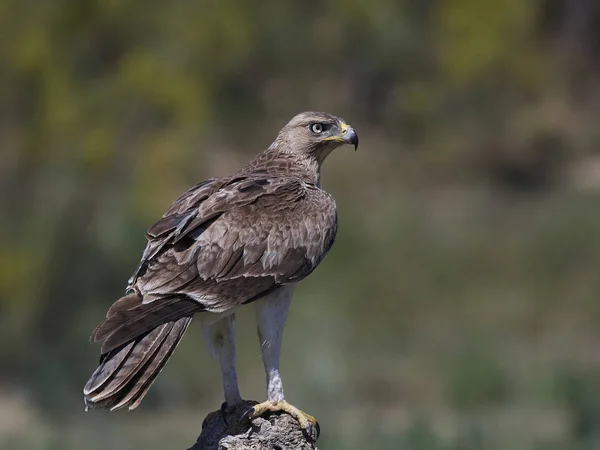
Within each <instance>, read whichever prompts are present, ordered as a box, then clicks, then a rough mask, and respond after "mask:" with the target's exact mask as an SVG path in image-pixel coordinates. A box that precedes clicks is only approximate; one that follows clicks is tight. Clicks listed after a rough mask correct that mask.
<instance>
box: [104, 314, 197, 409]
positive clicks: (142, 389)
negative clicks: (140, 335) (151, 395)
mask: <svg viewBox="0 0 600 450" xmlns="http://www.w3.org/2000/svg"><path fill="white" fill-rule="evenodd" d="M190 322H191V317H190V318H189V320H187V321H183V320H180V321H178V322H176V323H175V324H174V325H173V330H172V331H171V333H169V336H167V339H166V340H165V344H164V345H163V346H162V347H161V348H160V349H159V350H158V352H156V356H155V357H154V358H152V360H151V361H149V362H148V364H147V365H146V367H144V368H143V370H141V371H140V376H139V379H138V381H137V383H136V384H135V386H133V388H132V389H131V390H130V391H129V394H127V395H126V396H125V397H124V398H123V399H122V400H121V401H120V402H119V403H118V404H117V405H115V406H114V407H113V408H112V409H118V408H122V407H124V406H129V409H130V410H131V409H135V408H137V406H138V405H139V404H140V403H141V401H142V399H143V398H144V397H145V396H146V394H147V393H148V390H149V389H150V386H152V383H154V380H155V379H156V377H157V375H158V374H159V373H160V371H161V370H162V369H163V367H164V366H165V364H166V363H167V361H168V359H169V358H170V357H171V355H172V354H173V351H174V350H175V348H176V347H177V345H178V344H179V341H180V340H181V338H182V337H183V334H184V333H185V331H186V330H187V327H188V326H189V324H190Z"/></svg>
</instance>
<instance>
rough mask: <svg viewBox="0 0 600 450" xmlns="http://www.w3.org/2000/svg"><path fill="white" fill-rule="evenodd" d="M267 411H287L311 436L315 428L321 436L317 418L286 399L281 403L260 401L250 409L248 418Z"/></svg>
mask: <svg viewBox="0 0 600 450" xmlns="http://www.w3.org/2000/svg"><path fill="white" fill-rule="evenodd" d="M267 412H285V413H288V414H289V415H290V416H292V417H293V418H294V419H296V420H297V421H298V423H299V424H300V426H301V427H302V428H303V429H304V430H306V432H307V433H308V435H309V436H312V435H313V429H316V432H317V433H316V436H317V438H318V437H319V434H320V431H321V430H320V427H319V423H318V422H317V419H315V418H314V417H313V416H311V415H310V414H306V413H305V412H304V411H302V410H300V409H298V408H296V407H295V406H294V405H291V404H289V403H288V402H286V401H285V400H284V401H282V402H279V403H272V402H270V401H268V400H267V401H266V402H262V403H258V404H256V405H254V406H253V407H252V408H251V409H250V411H248V418H249V419H250V420H252V419H256V418H257V417H260V416H262V415H263V414H265V413H267Z"/></svg>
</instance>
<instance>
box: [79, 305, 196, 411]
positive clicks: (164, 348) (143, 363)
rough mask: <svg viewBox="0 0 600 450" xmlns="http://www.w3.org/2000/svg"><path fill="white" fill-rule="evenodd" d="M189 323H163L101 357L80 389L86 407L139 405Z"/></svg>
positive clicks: (182, 318)
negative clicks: (83, 386)
mask: <svg viewBox="0 0 600 450" xmlns="http://www.w3.org/2000/svg"><path fill="white" fill-rule="evenodd" d="M191 320H192V317H191V316H186V317H180V318H179V319H178V320H175V321H171V322H167V323H164V324H162V325H160V326H158V327H156V328H155V329H153V330H151V331H149V332H147V333H145V334H143V335H142V336H139V337H137V338H136V339H135V340H133V341H131V342H129V343H127V344H124V345H122V346H121V347H119V348H116V349H113V350H111V351H110V352H108V353H107V354H105V355H103V357H102V359H101V362H100V366H99V367H98V368H97V369H96V371H95V372H94V374H93V375H92V376H91V378H90V380H89V381H88V382H87V384H86V385H85V388H84V390H83V393H84V399H85V404H86V408H88V409H89V408H110V409H111V410H115V409H119V408H123V407H125V406H129V409H134V408H135V407H136V406H138V405H139V403H140V402H141V400H142V398H143V397H144V396H145V395H146V393H147V392H148V389H149V388H150V386H151V385H152V383H153V382H154V380H155V379H156V376H157V375H158V373H159V372H160V371H161V369H162V368H163V367H164V365H165V363H166V362H167V360H168V359H169V357H170V356H171V354H172V353H173V351H174V350H175V348H176V347H177V345H178V344H179V341H180V340H181V338H182V337H183V334H184V332H185V330H186V329H187V327H188V326H189V324H190V322H191Z"/></svg>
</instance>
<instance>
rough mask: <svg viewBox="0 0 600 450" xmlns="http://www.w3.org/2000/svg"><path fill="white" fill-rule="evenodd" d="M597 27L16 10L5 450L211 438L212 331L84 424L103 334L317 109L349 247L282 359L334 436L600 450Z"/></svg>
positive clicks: (394, 9) (356, 7) (3, 186)
mask: <svg viewBox="0 0 600 450" xmlns="http://www.w3.org/2000/svg"><path fill="white" fill-rule="evenodd" d="M598 20H600V11H599V8H598V7H597V6H596V5H595V2H593V1H592V2H590V1H586V0H577V1H575V0H574V1H566V0H539V1H531V2H524V1H520V0H497V1H493V2H482V1H476V0H443V1H442V0H421V1H416V0H415V1H409V0H396V1H392V0H372V1H368V2H367V1H360V0H343V1H342V0H325V1H320V2H317V1H314V0H310V1H304V2H291V1H275V0H271V1H262V2H251V1H246V2H242V1H233V0H208V1H182V0H179V1H174V2H158V1H139V0H132V1H122V0H104V1H91V0H80V1H72V2H66V1H59V0H55V1H42V2H39V1H37V2H36V1H32V0H19V1H16V0H5V1H3V2H1V3H0V30H2V31H1V33H0V34H1V36H2V39H1V40H0V98H1V99H2V100H1V101H0V208H1V209H0V230H1V231H0V367H1V368H2V370H1V373H0V447H2V448H18V449H19V448H20V449H25V448H41V449H54V448H57V449H58V448H60V449H71V448H73V449H75V448H82V447H85V448H90V449H96V448H97V449H100V448H187V447H186V445H187V446H189V445H191V444H192V443H193V441H194V440H195V437H196V436H197V435H198V433H199V431H200V425H201V419H202V417H204V414H206V413H207V412H208V411H210V410H214V409H217V408H218V407H219V405H220V403H221V393H220V380H219V374H218V370H217V364H215V362H214V361H212V360H211V358H210V357H209V356H208V355H207V352H206V351H205V349H204V346H203V344H202V343H201V338H200V334H199V332H198V329H197V328H196V327H192V329H191V330H190V332H189V336H186V338H185V339H184V341H183V343H182V345H181V346H180V348H179V349H178V350H177V352H176V354H175V355H174V357H173V358H172V361H171V362H170V363H169V364H168V366H167V368H166V369H165V371H164V372H163V373H162V374H161V376H160V377H159V380H158V381H157V383H156V384H155V386H154V387H153V389H152V391H151V392H150V394H149V396H148V398H147V399H146V400H145V401H144V403H143V405H142V407H141V408H140V409H138V410H137V411H136V412H134V413H130V414H124V413H123V414H121V413H115V414H110V415H109V414H105V413H103V412H93V413H87V414H84V413H83V401H82V399H81V394H80V392H81V388H82V386H83V384H84V382H85V380H86V378H87V376H88V375H89V374H90V373H91V371H92V370H93V369H94V368H95V364H96V362H97V357H98V353H99V349H98V348H97V347H96V346H92V345H90V344H89V342H88V336H89V334H90V332H91V330H92V329H93V327H94V326H95V325H96V324H97V323H98V322H99V321H100V320H101V319H102V317H103V315H104V314H105V312H106V309H107V307H108V306H109V305H110V304H111V302H112V301H114V300H115V299H116V298H118V297H119V296H120V295H121V294H122V292H123V288H124V286H125V283H126V280H127V278H128V276H129V275H130V273H131V272H132V270H133V269H134V268H135V266H136V264H137V262H138V259H139V257H140V254H141V251H142V249H143V246H144V242H145V241H144V231H145V229H147V228H148V227H149V226H150V225H151V224H152V223H153V221H154V220H156V219H157V218H158V217H160V215H161V213H162V212H163V211H164V210H165V209H166V208H167V207H168V205H169V204H170V202H171V201H172V200H173V199H174V198H175V197H176V196H177V195H178V194H179V193H181V192H182V191H183V190H185V189H187V188H188V187H189V186H191V185H192V184H194V183H196V182H198V181H201V180H203V179H206V178H208V177H211V176H220V175H226V174H228V173H230V172H232V171H234V170H236V169H238V168H239V167H240V166H241V165H242V164H243V163H244V162H245V161H247V160H248V159H249V158H250V157H251V156H252V155H254V154H255V153H257V152H258V151H260V150H262V149H264V148H265V147H266V146H267V145H268V144H269V143H270V142H271V140H272V139H273V137H274V135H275V133H276V132H277V131H278V130H279V128H280V127H281V126H282V125H283V124H284V123H285V122H286V121H287V120H288V119H289V118H290V117H292V116H293V115H294V114H296V113H298V112H300V111H302V110H310V109H314V110H325V111H328V112H332V113H334V114H337V115H341V116H343V117H344V118H345V119H346V120H347V121H348V122H349V123H350V124H352V125H353V126H354V127H355V128H356V129H357V130H358V133H359V135H360V138H361V147H360V148H359V151H358V152H357V153H355V154H354V153H353V152H351V151H350V150H349V149H346V148H341V149H339V150H338V151H336V152H335V153H334V154H333V155H331V156H330V157H329V159H328V161H327V162H326V163H325V167H324V169H323V184H324V187H325V188H326V189H328V190H329V191H330V192H332V193H333V194H334V196H335V197H336V199H337V202H338V208H339V222H340V229H339V234H338V239H337V242H336V245H335V246H334V249H333V251H332V252H331V254H330V255H329V256H328V258H327V260H326V261H325V262H324V263H323V265H322V266H321V267H320V268H319V269H318V270H317V271H316V272H315V274H314V275H312V276H311V277H310V278H309V279H308V280H307V281H306V282H305V283H304V286H303V287H301V288H300V289H299V291H298V293H297V296H296V299H295V302H294V304H293V307H292V312H291V315H290V318H289V322H288V326H287V327H286V334H285V340H284V349H283V355H282V360H283V361H282V364H283V375H284V380H285V383H286V393H287V397H288V398H289V400H290V401H291V402H292V403H295V404H297V405H298V406H299V407H301V408H303V409H305V410H307V411H308V412H311V413H313V414H315V415H316V416H317V417H318V418H319V419H320V421H321V424H322V428H323V437H322V441H321V447H322V448H331V449H359V448H382V449H387V448H389V449H397V448H407V449H414V450H430V449H431V450H437V449H443V450H449V449H461V450H465V449H467V450H468V449H474V450H475V449H482V448H485V449H490V450H494V449H506V448H511V449H523V450H530V449H531V450H533V449H542V448H544V449H561V450H562V449H587V448H596V447H597V446H598V444H599V443H600V425H599V424H600V422H599V420H598V418H600V409H599V408H598V406H597V405H598V404H600V385H599V384H598V381H597V380H598V375H599V374H600V360H599V358H598V356H597V355H598V348H597V347H598V345H597V340H598V329H600V319H599V313H600V306H599V305H600V303H599V300H598V299H599V298H600V281H599V280H600V278H599V277H598V267H600V226H599V224H600V212H598V211H600V209H599V208H598V200H599V199H600V196H599V194H598V188H599V187H600V175H599V174H598V161H597V159H596V158H597V157H596V156H595V153H596V149H597V148H598V144H599V143H600V132H599V131H598V125H597V123H598V120H597V117H598V114H597V111H598V108H599V107H600V95H599V93H600V83H599V82H598V81H599V78H598V76H599V74H600V70H599V69H600V65H599V64H598V61H599V60H600V59H599V58H598V50H597V46H594V45H592V43H593V42H598V41H599V40H600V36H599V35H598V31H597V27H595V25H594V24H595V23H597V21H598ZM239 319H240V320H239V321H238V323H239V338H238V342H239V347H240V349H239V364H238V365H239V371H240V379H241V388H242V391H243V394H244V395H245V396H246V397H248V398H255V399H257V400H261V399H263V396H264V392H263V390H264V389H263V384H264V378H263V377H264V374H263V369H262V365H261V362H260V358H259V356H258V355H259V350H258V345H257V340H256V338H255V337H254V331H253V328H254V325H253V317H252V312H251V310H250V311H242V313H241V314H240V317H239ZM142 431H143V432H142Z"/></svg>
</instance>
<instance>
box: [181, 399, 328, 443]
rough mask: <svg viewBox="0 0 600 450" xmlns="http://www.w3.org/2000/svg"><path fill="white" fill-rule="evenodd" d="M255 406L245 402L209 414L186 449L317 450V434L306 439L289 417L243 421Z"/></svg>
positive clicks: (269, 417)
mask: <svg viewBox="0 0 600 450" xmlns="http://www.w3.org/2000/svg"><path fill="white" fill-rule="evenodd" d="M256 403H257V402H255V401H244V402H242V403H241V404H240V405H238V406H237V407H236V408H234V409H233V410H232V411H228V412H226V413H225V412H221V411H220V410H219V411H213V412H211V413H210V414H209V415H208V416H206V418H205V419H204V422H203V424H202V434H201V435H200V437H198V440H197V441H196V443H195V444H194V446H193V447H191V448H190V449H189V450H267V449H268V450H291V449H295V450H317V446H316V442H317V437H318V436H317V435H316V433H317V431H316V430H314V431H313V435H312V436H309V435H308V434H307V433H306V431H304V430H303V429H302V428H301V427H300V425H299V424H298V422H297V421H296V419H294V418H293V417H291V416H290V415H288V414H281V413H267V414H265V415H264V416H262V417H259V418H257V419H254V420H252V421H250V420H248V419H247V418H244V413H245V412H246V411H248V410H249V409H250V407H252V405H255V404H256Z"/></svg>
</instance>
